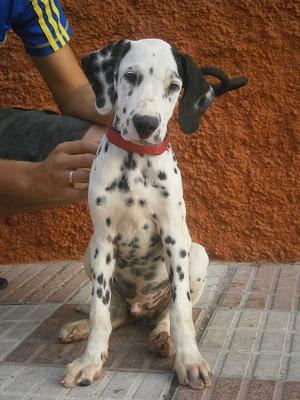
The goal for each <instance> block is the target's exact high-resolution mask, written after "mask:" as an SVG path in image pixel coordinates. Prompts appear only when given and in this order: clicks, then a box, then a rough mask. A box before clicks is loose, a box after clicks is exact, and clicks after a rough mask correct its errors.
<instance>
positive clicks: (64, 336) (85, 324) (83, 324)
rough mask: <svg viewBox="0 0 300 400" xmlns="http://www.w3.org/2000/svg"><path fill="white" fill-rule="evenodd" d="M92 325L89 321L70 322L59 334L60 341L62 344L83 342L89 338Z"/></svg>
mask: <svg viewBox="0 0 300 400" xmlns="http://www.w3.org/2000/svg"><path fill="white" fill-rule="evenodd" d="M89 330H90V324H89V320H88V319H81V320H80V321H75V322H68V323H67V324H65V325H64V326H63V327H62V328H61V330H60V332H59V334H58V340H59V341H60V342H61V343H72V342H81V341H83V340H86V339H87V338H88V336H89Z"/></svg>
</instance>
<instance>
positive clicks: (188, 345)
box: [161, 215, 211, 389]
mask: <svg viewBox="0 0 300 400" xmlns="http://www.w3.org/2000/svg"><path fill="white" fill-rule="evenodd" d="M161 227H162V233H163V234H162V238H163V245H164V250H165V259H166V265H167V268H168V271H169V277H170V283H171V287H172V294H173V304H172V307H171V313H170V320H171V337H172V340H173V344H174V350H175V353H176V358H175V369H176V372H177V375H178V379H179V382H180V383H181V384H183V385H189V386H191V387H192V388H194V389H201V388H203V386H205V387H209V386H210V385H211V372H210V368H209V365H208V363H207V362H206V361H205V359H204V358H203V357H202V355H201V354H200V352H199V350H198V347H197V343H196V339H195V328H194V324H193V319H192V301H191V294H190V287H189V251H190V246H191V238H190V235H189V232H188V229H187V226H186V223H185V220H184V219H182V217H181V216H180V219H179V218H178V217H177V216H176V215H172V216H170V217H166V218H163V219H162V221H161ZM203 384H204V385H203Z"/></svg>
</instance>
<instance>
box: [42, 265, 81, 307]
mask: <svg viewBox="0 0 300 400" xmlns="http://www.w3.org/2000/svg"><path fill="white" fill-rule="evenodd" d="M72 264H73V262H66V263H65V264H64V265H63V268H62V270H63V271H64V270H65V269H68V268H69V267H71V266H72ZM70 270H71V271H72V268H70ZM78 272H79V271H76V270H75V269H74V271H73V273H70V274H68V275H67V276H66V277H65V279H63V280H62V281H61V282H60V284H59V286H57V288H56V290H54V291H53V292H50V293H49V294H48V295H47V296H45V297H44V298H43V301H44V302H45V301H47V299H49V298H51V297H53V296H54V295H55V294H56V293H57V292H58V291H59V290H61V289H62V288H63V286H64V285H66V284H67V283H69V282H70V281H71V280H72V278H73V277H74V276H76V275H77V273H78ZM55 276H56V275H55ZM73 296H74V295H73ZM73 296H70V297H73Z"/></svg>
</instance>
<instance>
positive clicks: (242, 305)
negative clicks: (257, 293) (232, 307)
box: [239, 266, 259, 309]
mask: <svg viewBox="0 0 300 400" xmlns="http://www.w3.org/2000/svg"><path fill="white" fill-rule="evenodd" d="M258 271H259V266H257V267H254V268H253V269H252V271H251V273H250V277H249V278H248V281H247V285H246V287H245V289H244V293H245V294H244V296H242V299H241V301H240V305H239V308H240V309H243V308H245V307H246V304H247V302H248V300H249V297H250V295H251V293H252V292H251V289H252V288H253V284H254V282H255V279H256V276H257V273H258Z"/></svg>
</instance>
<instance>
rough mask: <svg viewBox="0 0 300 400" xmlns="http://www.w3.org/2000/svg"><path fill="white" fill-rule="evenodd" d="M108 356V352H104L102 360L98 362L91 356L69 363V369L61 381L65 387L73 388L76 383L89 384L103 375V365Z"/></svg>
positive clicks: (80, 384)
mask: <svg viewBox="0 0 300 400" xmlns="http://www.w3.org/2000/svg"><path fill="white" fill-rule="evenodd" d="M106 358H107V353H105V352H103V353H102V355H101V360H100V361H99V362H96V361H95V360H91V359H90V358H89V357H85V356H83V357H81V358H78V359H77V360H74V361H73V362H72V363H70V364H68V365H67V369H66V372H65V375H64V377H63V379H62V380H61V383H62V384H63V385H64V387H65V388H72V387H74V386H76V385H79V386H88V385H90V384H91V383H92V382H93V381H94V380H97V379H99V378H100V377H101V371H102V365H103V362H104V361H105V360H106Z"/></svg>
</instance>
